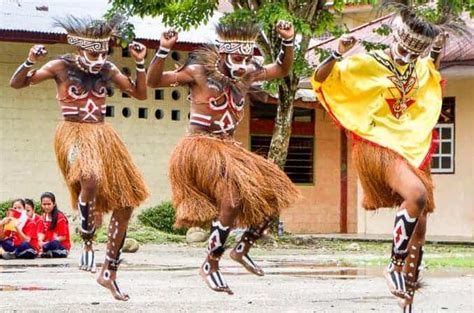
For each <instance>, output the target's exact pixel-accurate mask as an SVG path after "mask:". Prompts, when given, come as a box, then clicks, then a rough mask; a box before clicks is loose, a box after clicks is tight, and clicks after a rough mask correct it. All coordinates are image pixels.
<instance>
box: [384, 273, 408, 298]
mask: <svg viewBox="0 0 474 313" xmlns="http://www.w3.org/2000/svg"><path fill="white" fill-rule="evenodd" d="M383 275H384V276H385V279H386V281H387V286H388V289H389V291H390V292H391V293H392V295H394V296H395V297H397V298H400V300H407V301H408V300H409V301H411V297H410V295H408V294H407V289H406V284H405V277H404V275H403V272H401V271H400V272H399V271H396V270H390V269H388V268H385V269H384V271H383Z"/></svg>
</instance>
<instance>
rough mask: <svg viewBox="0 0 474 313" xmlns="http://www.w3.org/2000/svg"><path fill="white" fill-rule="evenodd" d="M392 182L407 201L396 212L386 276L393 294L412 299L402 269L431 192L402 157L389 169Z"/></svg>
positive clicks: (390, 182)
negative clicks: (410, 242)
mask: <svg viewBox="0 0 474 313" xmlns="http://www.w3.org/2000/svg"><path fill="white" fill-rule="evenodd" d="M388 183H389V185H390V187H391V188H392V189H393V190H394V191H395V192H397V193H398V194H399V195H400V196H401V197H402V198H403V199H404V201H403V202H402V204H401V205H400V207H399V208H398V210H397V213H396V217H395V225H394V229H393V243H392V256H391V262H390V265H389V267H388V268H387V269H386V271H385V276H386V278H387V282H388V285H389V289H390V291H391V292H392V294H394V295H395V296H397V297H400V298H407V299H409V298H410V295H409V294H408V293H407V289H406V282H405V276H404V275H403V271H402V270H403V266H404V264H405V259H406V257H407V255H408V243H409V241H410V239H411V237H412V235H413V232H414V230H415V226H416V225H417V222H418V218H419V217H420V215H421V214H422V212H423V210H424V208H425V206H426V199H427V191H426V188H425V186H424V185H423V183H422V181H421V180H420V179H419V178H418V176H416V175H415V174H414V173H413V172H412V170H411V169H410V167H409V166H408V165H407V164H406V163H405V162H403V161H401V160H400V161H398V162H397V164H396V166H395V167H394V168H391V169H388Z"/></svg>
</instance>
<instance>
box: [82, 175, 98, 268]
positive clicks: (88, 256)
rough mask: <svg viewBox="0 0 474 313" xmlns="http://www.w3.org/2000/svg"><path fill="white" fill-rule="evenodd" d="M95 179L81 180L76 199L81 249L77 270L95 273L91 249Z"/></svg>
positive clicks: (96, 187)
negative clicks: (81, 242) (79, 190)
mask: <svg viewBox="0 0 474 313" xmlns="http://www.w3.org/2000/svg"><path fill="white" fill-rule="evenodd" d="M97 189H98V185H97V181H96V180H95V179H82V180H81V193H80V194H79V199H78V209H79V214H80V219H81V224H80V233H81V238H82V240H83V249H82V253H81V257H80V259H79V268H80V269H81V270H84V271H91V272H92V273H95V272H96V262H95V253H94V247H93V242H92V241H93V239H94V233H95V230H96V227H95V197H96V194H97Z"/></svg>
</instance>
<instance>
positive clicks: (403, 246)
mask: <svg viewBox="0 0 474 313" xmlns="http://www.w3.org/2000/svg"><path fill="white" fill-rule="evenodd" d="M417 221H418V218H412V217H410V216H409V215H408V211H407V209H403V210H400V211H398V212H397V215H396V217H395V225H394V228H393V244H392V264H395V265H403V264H401V262H403V260H405V258H406V257H407V255H408V249H407V247H408V242H409V241H410V238H411V236H412V235H413V231H414V230H415V226H416V223H417Z"/></svg>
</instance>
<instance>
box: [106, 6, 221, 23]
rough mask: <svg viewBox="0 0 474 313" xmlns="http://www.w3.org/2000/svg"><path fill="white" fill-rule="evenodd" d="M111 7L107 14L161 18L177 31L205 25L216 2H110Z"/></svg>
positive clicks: (214, 8) (215, 7)
mask: <svg viewBox="0 0 474 313" xmlns="http://www.w3.org/2000/svg"><path fill="white" fill-rule="evenodd" d="M110 2H112V7H111V9H110V10H109V12H108V13H107V14H108V15H110V14H113V13H114V12H122V13H124V14H125V15H128V16H132V15H138V16H140V17H144V16H153V17H154V16H161V18H162V21H163V23H164V24H165V25H167V26H173V27H176V28H177V29H178V30H189V29H190V28H191V27H195V26H198V25H200V24H202V23H206V22H207V21H208V20H209V18H210V17H211V16H212V14H213V12H214V11H215V10H216V9H217V6H218V4H219V3H218V1H217V0H111V1H110Z"/></svg>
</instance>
